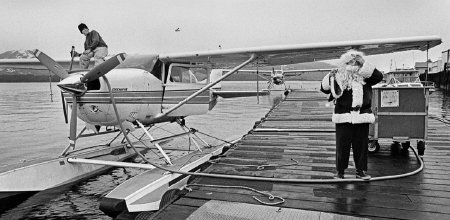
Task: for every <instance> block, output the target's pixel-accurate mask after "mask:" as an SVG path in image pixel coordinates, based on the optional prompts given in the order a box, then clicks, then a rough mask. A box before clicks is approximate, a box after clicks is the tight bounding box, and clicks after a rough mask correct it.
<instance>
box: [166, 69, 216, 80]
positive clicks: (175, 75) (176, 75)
mask: <svg viewBox="0 0 450 220" xmlns="http://www.w3.org/2000/svg"><path fill="white" fill-rule="evenodd" d="M206 73H207V71H206V69H204V68H199V67H192V66H172V68H171V70H170V81H171V82H177V83H206V79H207V74H206Z"/></svg>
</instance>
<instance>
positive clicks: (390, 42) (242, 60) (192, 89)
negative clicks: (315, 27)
mask: <svg viewBox="0 0 450 220" xmlns="http://www.w3.org/2000/svg"><path fill="white" fill-rule="evenodd" d="M440 43H441V38H440V37H438V36H422V37H406V38H390V39H372V40H358V41H344V42H326V43H312V44H296V45H284V46H266V47H254V48H238V49H227V50H215V51H204V52H187V53H174V54H154V55H126V54H118V55H116V56H113V57H112V58H110V59H108V60H107V61H105V62H104V63H102V64H99V65H97V66H95V67H94V68H93V69H92V70H89V71H86V70H80V71H72V72H71V73H70V74H69V72H67V71H65V70H64V68H62V67H61V66H60V65H59V64H58V63H57V62H55V61H54V60H53V59H51V58H50V57H48V56H47V55H45V54H44V53H43V52H41V51H39V50H35V51H34V54H35V56H36V58H37V59H38V60H39V61H40V62H41V64H43V65H45V66H46V67H47V68H48V69H49V70H50V71H51V72H53V73H54V74H56V75H58V76H59V77H61V78H62V81H60V82H59V83H58V84H57V85H58V86H59V87H60V88H61V90H62V91H63V92H62V93H63V97H64V99H65V102H66V103H68V105H70V106H71V109H72V112H71V122H70V138H69V139H70V143H69V146H68V147H67V148H66V149H65V150H64V151H63V154H62V157H61V158H58V159H57V160H56V163H55V164H54V165H53V166H51V167H49V168H48V169H47V170H46V171H45V172H48V173H50V174H47V173H44V172H39V174H38V175H25V173H24V171H22V170H20V169H16V170H14V171H12V172H11V171H9V172H4V173H0V180H1V181H0V192H2V193H7V192H17V191H21V190H42V189H45V188H50V187H54V186H55V185H58V184H62V183H64V182H60V183H58V184H55V183H51V184H47V185H46V186H41V187H40V188H25V187H23V185H21V184H25V185H26V184H28V183H29V182H39V181H35V180H36V179H39V180H43V179H45V178H49V176H51V177H52V178H60V175H65V174H66V173H69V174H70V175H72V174H74V175H73V176H76V175H85V174H77V173H75V172H76V171H79V170H83V169H84V167H85V166H117V167H136V168H142V169H148V171H146V172H143V173H141V174H140V175H138V176H135V177H133V178H131V179H129V180H127V181H125V182H124V183H122V184H121V185H119V186H118V187H116V188H115V189H114V190H112V191H111V192H110V193H108V194H107V195H105V196H104V197H103V198H102V200H101V201H100V209H101V210H102V211H103V212H105V213H106V214H107V215H109V216H112V217H115V216H117V215H119V214H120V213H123V212H143V211H155V210H158V209H159V208H160V207H162V206H164V205H165V204H166V203H167V202H168V201H170V200H171V199H172V198H173V197H174V196H176V195H177V192H178V191H179V189H180V188H182V187H183V186H184V185H185V184H186V183H187V182H188V179H189V176H191V175H206V174H203V173H201V171H202V169H203V168H204V167H205V166H206V165H207V164H208V163H207V161H208V160H209V159H210V158H212V157H215V156H218V155H220V154H221V153H222V152H223V151H224V150H226V147H224V146H223V145H222V146H216V147H209V148H208V147H204V148H200V147H198V149H197V150H196V151H195V153H193V154H192V155H189V156H188V157H182V158H179V159H176V160H171V158H170V157H168V156H167V155H166V154H165V153H164V149H163V148H162V147H161V146H159V145H157V141H158V140H156V139H154V138H153V137H152V135H151V134H150V133H149V132H148V127H151V126H153V125H155V124H158V123H163V122H176V123H178V124H179V125H180V127H181V128H182V129H183V130H184V132H183V133H180V134H178V135H193V137H192V138H197V137H195V131H193V130H191V129H188V128H187V127H185V123H184V118H185V117H187V116H190V115H196V114H205V113H206V112H208V111H209V110H211V109H212V108H213V107H214V105H215V104H216V102H217V97H218V96H220V95H221V94H225V93H224V91H221V90H220V82H221V81H222V80H224V79H226V78H227V77H229V76H230V75H232V74H234V73H236V72H238V71H239V70H241V69H242V68H243V67H245V66H247V67H252V68H255V67H261V66H276V65H288V64H295V63H304V62H313V61H320V60H331V59H337V58H339V56H340V55H341V54H343V53H344V52H346V51H347V50H349V49H357V50H360V51H362V52H364V53H365V54H366V55H375V54H385V53H394V52H399V51H407V50H421V51H424V50H428V49H429V48H432V47H434V46H436V45H439V44H440ZM0 64H5V63H1V62H0ZM223 69H227V70H228V71H225V73H223ZM273 76H277V75H275V74H274V75H273ZM275 78H278V76H277V77H275ZM281 78H284V75H283V74H282V75H281ZM240 95H243V94H242V93H241V94H240ZM247 95H248V94H247ZM253 95H254V92H253ZM236 96H239V93H236ZM77 118H80V119H81V120H83V121H85V122H86V123H87V126H86V127H87V128H91V129H93V130H94V131H97V132H98V128H99V127H102V126H116V127H118V128H119V129H118V132H120V133H121V134H122V135H123V136H124V139H126V143H125V144H122V145H121V147H122V148H121V149H122V150H121V151H120V152H118V153H116V154H114V155H122V154H123V152H133V154H137V155H138V156H139V157H141V158H142V159H143V160H144V161H145V162H147V163H148V164H134V163H128V162H115V161H110V160H109V159H108V158H106V159H102V160H97V159H95V158H94V159H93V158H90V157H78V156H73V155H71V154H68V153H67V152H66V150H68V149H73V148H74V147H75V145H76V141H77V137H78V136H77V134H76V131H77V130H76V120H77ZM135 128H141V129H142V130H143V131H144V132H145V134H146V135H147V136H148V137H150V140H151V142H152V143H153V144H154V145H155V146H156V147H157V148H158V150H159V152H160V154H161V155H162V156H163V157H162V158H164V160H165V163H166V165H162V166H161V165H158V164H156V163H153V162H152V161H150V160H148V159H147V158H145V156H144V155H142V153H140V151H139V149H138V148H137V147H136V146H135V145H136V144H135V143H133V142H132V141H131V140H130V139H129V137H128V134H130V133H131V132H133V131H134V130H135ZM84 130H85V129H83V131H84ZM198 139H201V138H198ZM205 145H206V146H208V145H207V143H205ZM131 149H132V150H131ZM144 149H145V147H144ZM130 154H131V153H130ZM112 155H113V154H112V153H111V156H112ZM58 170H62V171H63V172H60V171H58ZM15 173H20V176H18V175H17V176H15V177H14V178H15V179H14V181H18V182H20V183H21V184H17V182H15V183H14V182H13V181H11V178H12V177H13V176H14V175H16V174H15ZM25 176H26V178H24V177H25ZM73 176H72V177H71V178H73ZM33 178H36V179H33ZM69 179H70V178H69ZM30 185H31V184H30ZM177 190H178V191H177Z"/></svg>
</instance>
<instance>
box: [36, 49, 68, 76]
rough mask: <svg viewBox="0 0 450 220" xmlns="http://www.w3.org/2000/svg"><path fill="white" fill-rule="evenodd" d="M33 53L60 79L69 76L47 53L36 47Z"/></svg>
mask: <svg viewBox="0 0 450 220" xmlns="http://www.w3.org/2000/svg"><path fill="white" fill-rule="evenodd" d="M33 54H34V56H35V57H36V58H37V59H38V60H39V61H40V62H41V63H42V64H43V65H44V66H46V67H47V68H48V69H49V70H50V71H51V72H52V73H54V74H55V75H57V76H59V77H60V78H61V79H65V78H67V77H68V76H69V73H68V72H67V71H66V70H65V69H64V68H63V67H62V66H61V65H59V64H58V63H57V62H56V61H55V60H53V59H52V58H50V57H49V56H48V55H47V54H45V53H43V52H41V51H40V50H38V49H36V50H34V51H33Z"/></svg>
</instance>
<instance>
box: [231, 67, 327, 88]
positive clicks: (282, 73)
mask: <svg viewBox="0 0 450 220" xmlns="http://www.w3.org/2000/svg"><path fill="white" fill-rule="evenodd" d="M286 67H287V65H281V66H280V69H279V70H278V69H275V67H272V70H259V69H256V70H250V69H241V70H238V72H239V73H240V72H243V73H254V74H256V75H257V76H258V77H261V78H263V79H264V80H266V81H267V84H268V85H267V89H264V90H263V91H267V92H269V93H270V92H271V91H272V90H273V89H274V87H275V86H282V87H283V90H282V91H284V95H288V94H289V92H290V87H289V86H287V85H286V81H287V78H288V77H294V76H301V75H302V74H304V73H328V72H329V71H331V69H292V70H288V69H286ZM225 71H230V70H225Z"/></svg>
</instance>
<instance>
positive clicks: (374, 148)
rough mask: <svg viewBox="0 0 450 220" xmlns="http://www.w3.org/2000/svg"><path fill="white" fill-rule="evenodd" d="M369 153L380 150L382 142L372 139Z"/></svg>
mask: <svg viewBox="0 0 450 220" xmlns="http://www.w3.org/2000/svg"><path fill="white" fill-rule="evenodd" d="M368 150H369V153H376V152H378V151H379V150H380V144H379V143H378V141H370V142H369V144H368Z"/></svg>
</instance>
